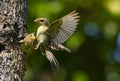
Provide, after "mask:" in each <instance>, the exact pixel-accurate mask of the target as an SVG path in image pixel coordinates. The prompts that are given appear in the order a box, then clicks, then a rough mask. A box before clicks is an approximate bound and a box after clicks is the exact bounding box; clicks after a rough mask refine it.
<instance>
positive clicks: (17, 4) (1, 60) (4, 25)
mask: <svg viewBox="0 0 120 81" xmlns="http://www.w3.org/2000/svg"><path fill="white" fill-rule="evenodd" d="M26 28H27V0H0V81H23V76H24V73H25V70H26V68H25V55H24V54H23V53H22V51H21V50H20V46H19V44H18V42H19V40H20V37H22V36H24V35H25V34H26Z"/></svg>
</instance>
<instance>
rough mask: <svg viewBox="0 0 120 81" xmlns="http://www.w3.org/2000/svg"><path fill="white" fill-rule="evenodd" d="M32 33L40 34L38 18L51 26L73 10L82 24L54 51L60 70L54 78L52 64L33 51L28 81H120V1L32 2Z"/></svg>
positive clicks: (67, 0) (69, 0)
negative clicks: (37, 32) (46, 19)
mask: <svg viewBox="0 0 120 81" xmlns="http://www.w3.org/2000/svg"><path fill="white" fill-rule="evenodd" d="M28 10H29V12H28V32H29V33H31V32H36V30H37V27H38V24H36V23H34V22H33V20H34V19H36V18H38V17H45V18H48V20H49V21H50V22H52V21H53V20H55V19H58V18H61V17H62V16H64V15H66V14H68V13H69V12H71V11H73V10H77V11H78V12H79V13H80V16H81V21H80V23H79V26H78V27H77V29H76V31H75V33H74V34H73V35H72V36H71V37H70V39H69V40H67V41H66V42H65V43H64V45H65V46H67V47H68V48H70V49H71V50H72V52H71V53H70V54H68V53H67V52H65V51H52V52H53V53H54V55H55V57H56V58H57V59H58V61H59V63H60V69H59V70H58V71H57V72H56V73H55V76H54V77H53V76H52V72H51V66H50V63H49V61H48V60H47V59H46V58H45V56H43V55H42V54H41V52H40V50H37V51H35V50H33V49H32V48H30V49H29V50H27V51H28V54H27V57H26V65H27V71H26V73H25V77H24V80H25V81H120V33H119V31H120V0H29V7H28Z"/></svg>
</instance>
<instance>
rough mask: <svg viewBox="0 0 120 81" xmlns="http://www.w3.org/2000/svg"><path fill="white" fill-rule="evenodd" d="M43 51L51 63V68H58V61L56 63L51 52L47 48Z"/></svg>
mask: <svg viewBox="0 0 120 81" xmlns="http://www.w3.org/2000/svg"><path fill="white" fill-rule="evenodd" d="M45 53H46V54H45V55H46V57H47V59H48V60H49V61H50V63H51V66H52V68H53V70H56V69H58V68H59V63H58V61H57V59H56V58H55V56H54V55H53V54H52V52H50V51H49V50H46V51H45Z"/></svg>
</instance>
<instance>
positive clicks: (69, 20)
mask: <svg viewBox="0 0 120 81" xmlns="http://www.w3.org/2000/svg"><path fill="white" fill-rule="evenodd" d="M79 17H80V16H79V15H78V13H77V12H76V11H73V12H71V13H69V14H68V15H66V16H64V17H62V18H60V19H57V20H55V21H53V22H52V23H51V24H49V22H48V20H47V19H46V18H38V19H35V20H34V21H35V22H37V23H39V24H41V26H39V27H38V29H37V34H36V36H37V40H38V44H37V46H36V48H35V49H38V48H40V49H41V50H42V51H43V52H44V54H45V56H46V57H47V59H48V60H49V61H50V62H51V63H52V64H54V66H58V65H59V64H58V62H57V60H56V58H55V57H54V55H53V54H52V52H50V49H53V50H66V51H68V52H70V50H69V49H68V48H66V47H64V46H63V45H62V43H64V42H65V41H66V40H67V39H68V38H69V37H70V36H71V35H72V34H73V33H74V31H75V29H76V27H77V25H78V22H79Z"/></svg>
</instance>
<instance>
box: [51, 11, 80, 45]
mask: <svg viewBox="0 0 120 81" xmlns="http://www.w3.org/2000/svg"><path fill="white" fill-rule="evenodd" d="M78 14H79V13H78V12H76V11H73V12H71V13H69V14H68V15H66V16H64V17H62V18H61V19H58V20H56V21H54V22H53V23H51V24H50V26H49V27H50V28H49V34H50V37H51V39H50V40H51V41H52V43H57V44H60V43H64V42H65V41H66V40H67V39H68V38H69V37H70V36H71V35H72V34H73V33H74V31H75V29H76V27H77V25H78V22H79V20H80V19H79V18H80V16H79V15H78ZM57 23H58V24H57Z"/></svg>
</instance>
